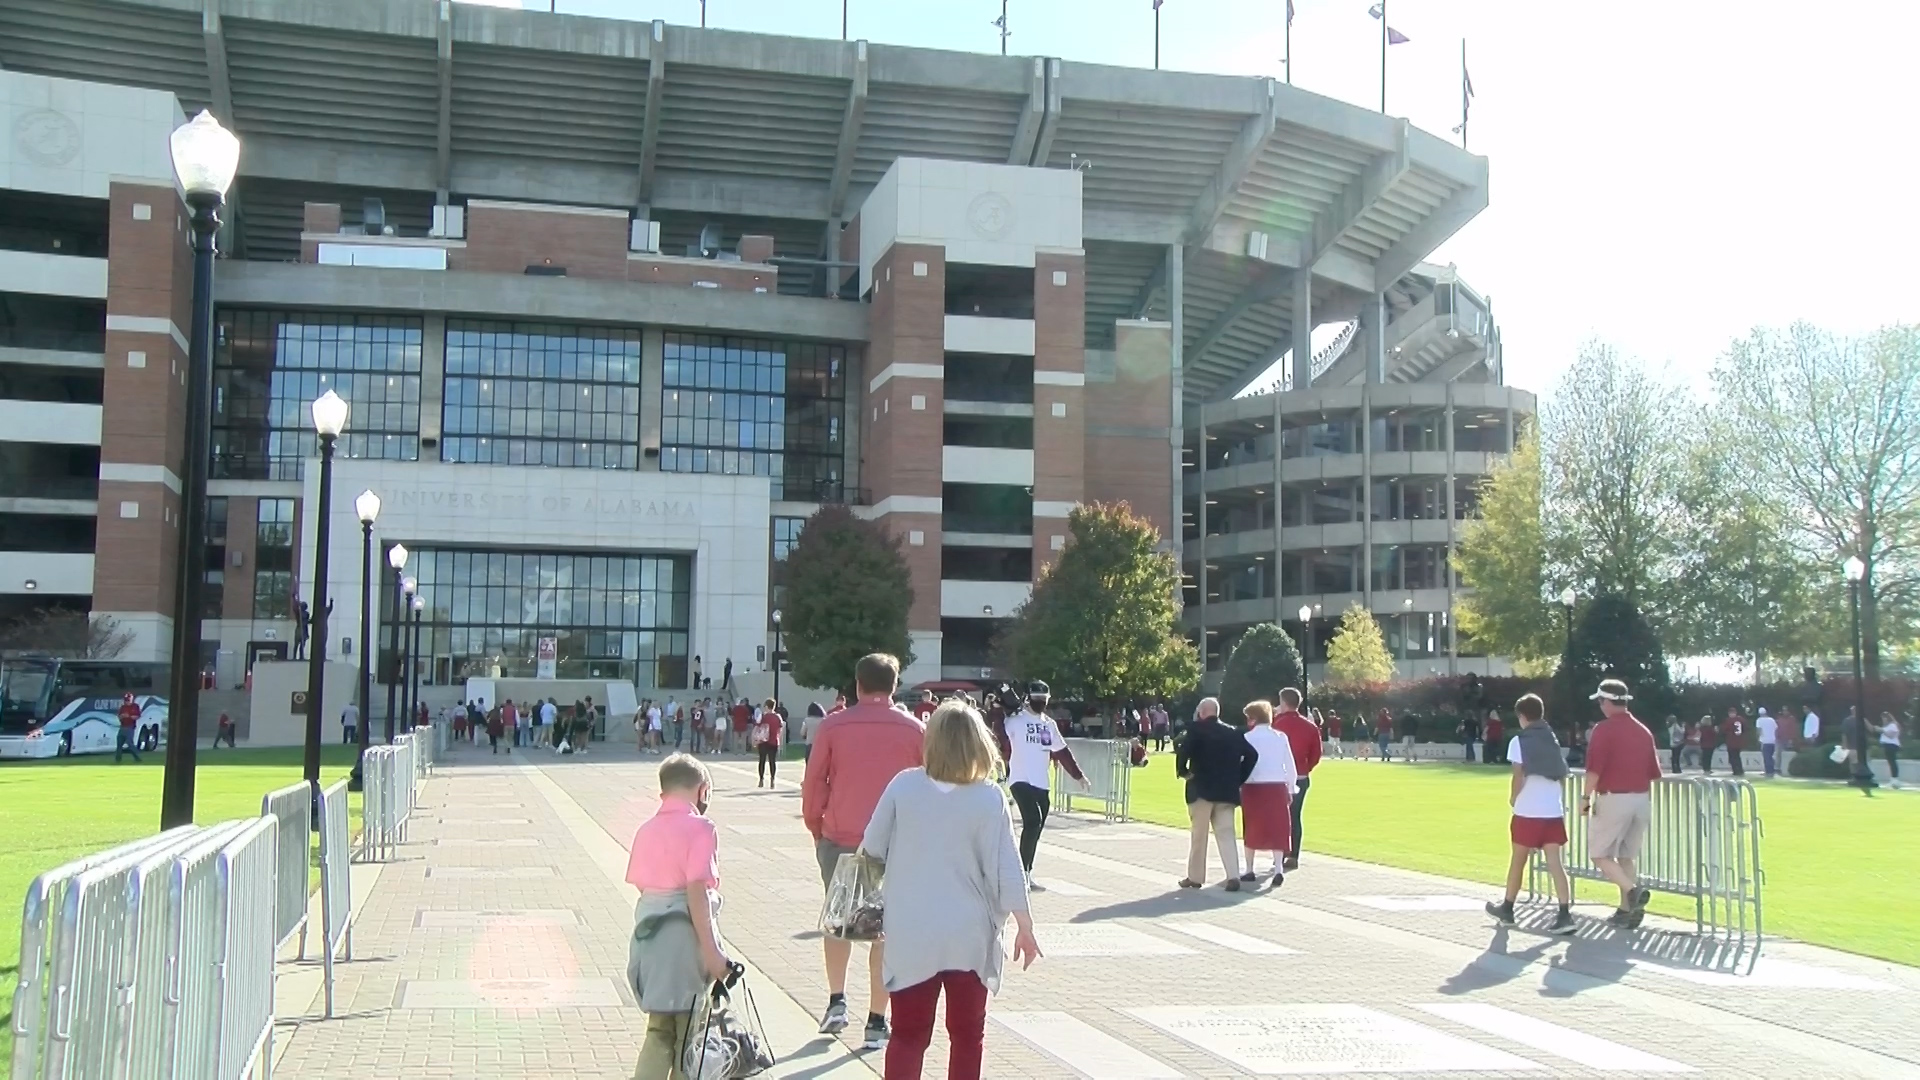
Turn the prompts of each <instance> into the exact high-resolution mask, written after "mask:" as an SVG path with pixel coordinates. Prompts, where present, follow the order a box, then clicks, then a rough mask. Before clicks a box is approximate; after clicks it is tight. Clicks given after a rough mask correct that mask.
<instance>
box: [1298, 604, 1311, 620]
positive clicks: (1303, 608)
mask: <svg viewBox="0 0 1920 1080" xmlns="http://www.w3.org/2000/svg"><path fill="white" fill-rule="evenodd" d="M1300 621H1301V622H1312V621H1313V608H1311V607H1309V606H1307V605H1306V604H1301V605H1300Z"/></svg>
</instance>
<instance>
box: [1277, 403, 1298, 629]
mask: <svg viewBox="0 0 1920 1080" xmlns="http://www.w3.org/2000/svg"><path fill="white" fill-rule="evenodd" d="M1280 399H1281V395H1279V394H1275V395H1273V421H1272V423H1273V554H1272V556H1271V557H1272V559H1273V569H1272V571H1271V572H1272V574H1273V621H1274V624H1275V625H1278V624H1279V622H1280V617H1281V615H1283V614H1284V613H1285V610H1286V609H1285V608H1283V607H1281V606H1280V604H1281V596H1280V498H1281V495H1280ZM1303 662H1304V658H1303Z"/></svg>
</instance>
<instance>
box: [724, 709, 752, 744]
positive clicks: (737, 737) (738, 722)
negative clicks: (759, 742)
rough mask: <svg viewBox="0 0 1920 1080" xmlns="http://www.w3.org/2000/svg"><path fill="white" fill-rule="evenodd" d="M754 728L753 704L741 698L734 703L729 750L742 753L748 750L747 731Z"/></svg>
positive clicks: (728, 737)
mask: <svg viewBox="0 0 1920 1080" xmlns="http://www.w3.org/2000/svg"><path fill="white" fill-rule="evenodd" d="M752 727H753V702H751V701H748V700H747V699H746V698H741V699H740V700H739V701H736V702H734V703H733V731H732V732H731V733H729V734H728V736H727V749H729V750H731V751H733V752H734V753H741V752H743V751H745V750H746V749H747V731H748V730H749V729H751V728H752Z"/></svg>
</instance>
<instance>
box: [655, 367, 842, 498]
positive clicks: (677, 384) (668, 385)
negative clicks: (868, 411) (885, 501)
mask: <svg viewBox="0 0 1920 1080" xmlns="http://www.w3.org/2000/svg"><path fill="white" fill-rule="evenodd" d="M661 393H662V395H663V398H664V400H663V401H662V402H661V407H660V424H661V440H660V468H661V471H663V472H693V473H722V474H726V475H730V476H765V477H768V478H770V479H771V480H772V481H773V497H774V498H776V499H793V500H798V501H802V502H833V501H837V500H841V499H844V498H845V494H844V492H843V490H842V487H841V484H842V476H843V475H844V469H845V458H846V444H845V433H844V431H843V430H842V429H843V428H844V426H845V417H846V349H845V347H843V346H840V345H830V344H823V343H818V342H799V341H773V340H763V339H755V338H731V337H717V336H713V335H705V334H668V335H667V336H666V355H665V359H664V365H663V367H662V369H661Z"/></svg>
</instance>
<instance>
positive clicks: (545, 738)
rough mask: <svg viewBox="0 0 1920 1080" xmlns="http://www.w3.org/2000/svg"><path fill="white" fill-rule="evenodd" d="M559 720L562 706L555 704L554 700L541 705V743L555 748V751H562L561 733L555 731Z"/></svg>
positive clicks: (550, 699) (548, 700)
mask: <svg viewBox="0 0 1920 1080" xmlns="http://www.w3.org/2000/svg"><path fill="white" fill-rule="evenodd" d="M559 719H560V706H559V705H557V704H555V703H554V700H553V699H552V698H548V699H547V700H546V701H544V702H542V703H541V704H540V741H541V743H542V744H544V745H547V746H551V747H553V748H554V750H555V751H558V750H559V749H560V733H559V732H558V731H555V730H554V725H555V724H556V723H557V722H558V721H559Z"/></svg>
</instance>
